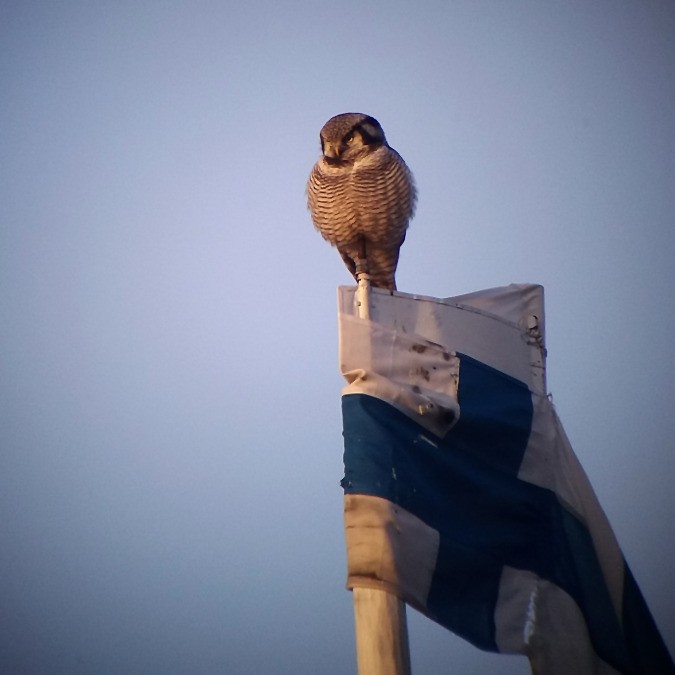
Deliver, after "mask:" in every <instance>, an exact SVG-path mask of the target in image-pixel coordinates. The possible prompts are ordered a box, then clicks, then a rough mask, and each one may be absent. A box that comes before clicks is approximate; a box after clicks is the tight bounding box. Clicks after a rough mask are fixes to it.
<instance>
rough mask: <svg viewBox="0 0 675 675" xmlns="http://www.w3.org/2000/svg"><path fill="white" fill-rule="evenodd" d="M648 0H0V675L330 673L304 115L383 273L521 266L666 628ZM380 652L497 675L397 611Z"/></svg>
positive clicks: (671, 102) (588, 448) (662, 44)
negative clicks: (406, 203)
mask: <svg viewBox="0 0 675 675" xmlns="http://www.w3.org/2000/svg"><path fill="white" fill-rule="evenodd" d="M674 109H675V4H673V2H672V0H623V1H620V2H619V1H616V0H597V1H595V2H587V1H586V0H566V1H558V0H547V1H546V2H541V0H514V1H513V2H502V1H500V0H491V1H487V0H445V1H440V0H437V1H431V0H428V1H427V0H421V1H419V2H413V1H412V0H397V1H389V2H384V1H382V2H365V1H359V2H355V1H349V0H347V1H345V2H339V3H338V2H332V3H328V2H319V1H310V0H305V1H304V2H283V1H277V2H260V1H257V0H254V1H252V2H247V3H244V2H237V3H235V2H227V1H224V0H223V1H220V2H218V1H215V0H213V1H199V0H197V1H191V2H187V1H179V0H166V1H162V2H160V1H156V2H155V1H147V2H136V1H131V0H119V1H115V2H113V1H112V0H110V1H107V0H102V1H100V2H86V1H84V0H83V1H81V2H76V1H66V0H64V1H62V2H35V1H31V0H20V1H19V0H4V1H3V2H2V3H0V316H1V317H2V320H1V322H0V353H1V355H2V357H1V366H0V368H1V370H0V387H1V400H0V445H1V452H0V514H1V519H0V540H1V544H0V640H1V641H2V643H3V644H2V645H0V671H2V672H7V673H30V674H37V673H40V674H47V675H52V674H57V673H64V674H71V673H91V674H92V675H108V674H109V675H119V674H120V673H125V674H126V673H130V674H136V673H137V674H139V675H141V674H143V675H147V674H148V673H161V674H162V675H179V674H183V673H191V674H197V675H201V674H206V675H208V674H210V673H228V674H233V675H248V674H249V673H251V674H252V673H256V674H260V673H294V674H295V675H315V674H316V673H321V674H324V675H341V674H343V673H355V672H356V666H355V659H354V638H353V619H352V604H351V595H350V594H349V593H348V592H346V591H345V590H344V581H345V571H346V561H345V553H344V543H343V530H342V493H341V489H340V487H339V480H340V478H341V476H342V438H341V419H340V389H341V386H342V382H341V380H340V377H339V375H338V371H337V324H336V293H335V288H336V286H338V285H340V284H348V283H351V282H350V278H349V277H348V275H347V273H346V271H345V270H344V267H343V265H342V262H341V261H340V259H339V256H338V255H337V253H336V252H335V251H334V250H333V249H331V248H330V246H328V244H326V243H325V242H324V241H323V240H322V239H321V237H320V236H319V235H318V234H317V233H316V232H315V231H314V229H313V227H312V225H311V221H310V217H309V214H308V212H307V210H306V206H305V195H304V190H305V181H306V179H307V175H308V173H309V171H310V168H311V166H312V164H313V163H314V162H315V161H316V159H317V158H318V154H319V137H318V133H319V129H320V128H321V126H322V125H323V123H324V122H325V121H326V120H327V119H328V118H329V117H331V116H333V115H335V114H337V113H341V112H347V111H358V112H366V113H369V114H371V115H373V116H375V117H376V118H377V119H378V120H379V121H380V122H381V123H382V125H383V127H384V129H385V132H386V133H387V137H388V140H389V141H390V143H391V145H392V146H393V147H394V148H396V149H397V150H398V151H399V152H400V153H401V154H402V155H403V157H404V158H405V159H406V161H407V162H408V164H409V166H410V167H411V169H412V170H413V172H414V174H415V177H416V180H417V184H418V188H419V206H418V210H417V215H416V218H415V220H414V221H413V223H412V226H411V229H410V232H409V236H408V240H407V241H406V243H405V246H404V248H403V250H402V254H401V263H400V266H399V274H398V286H399V289H400V290H402V291H406V292H411V293H420V294H426V295H433V296H438V297H446V296H451V295H456V294H460V293H466V292H470V291H475V290H479V289H482V288H489V287H493V286H502V285H506V284H508V283H510V282H535V283H541V284H543V285H544V286H545V288H546V300H547V333H548V349H549V370H548V373H549V379H548V384H549V389H550V391H551V392H552V394H553V400H554V402H555V404H556V406H557V410H558V413H559V415H560V416H561V418H562V421H563V424H564V425H565V429H566V431H567V434H568V435H569V437H570V440H571V442H572V445H573V446H574V448H575V451H576V453H577V455H578V456H579V458H580V460H581V462H582V464H583V465H584V467H585V469H586V471H587V473H588V474H589V476H590V479H591V481H592V483H593V485H594V487H595V489H596V492H597V494H598V496H599V498H600V501H601V503H602V504H603V506H604V508H605V510H606V512H607V514H608V516H609V518H610V521H611V522H612V524H613V526H614V529H615V532H616V534H617V537H618V539H619V541H620V543H621V545H622V547H623V550H624V553H625V555H626V557H627V559H628V562H629V564H630V565H631V567H632V569H633V571H634V573H635V575H636V577H637V580H638V583H639V584H640V586H641V588H642V590H643V592H644V594H645V596H646V598H647V601H648V603H649V605H650V607H651V609H652V612H653V614H654V616H655V618H656V620H657V623H658V624H659V626H660V628H661V631H662V633H663V635H664V637H665V639H666V641H667V643H668V645H669V647H670V650H671V652H673V651H675V637H673V636H675V582H674V579H673V569H675V526H674V525H673V522H674V520H675V518H674V516H675V492H674V491H673V489H672V483H673V478H674V477H675V449H674V445H675V413H674V410H675V385H674V384H673V383H674V381H675V372H674V370H675V347H674V346H673V335H675V312H674V311H673V309H674V307H673V305H674V300H673V298H675V271H674V269H675V268H674V263H673V260H675V227H674V222H673V221H674V219H675V187H674V186H675V131H674V129H675V123H674V119H675V118H674V117H673V110H674ZM409 626H410V641H411V651H412V661H413V672H414V673H415V675H423V674H427V673H428V674H433V673H458V674H461V675H472V674H476V675H478V674H480V675H484V674H485V673H490V672H494V673H503V674H506V675H516V674H524V673H527V672H529V668H528V666H527V662H526V660H525V659H524V658H523V657H510V656H496V655H491V654H485V653H482V652H479V651H478V650H476V649H475V648H473V647H472V646H470V645H468V644H466V643H464V642H462V641H461V640H459V639H458V638H456V637H455V636H453V635H452V634H450V633H448V632H446V631H444V630H442V629H440V628H439V627H437V626H435V625H434V624H433V623H431V622H430V621H428V620H427V619H424V618H423V617H420V616H419V615H417V614H416V613H415V612H413V611H412V610H411V611H410V612H409Z"/></svg>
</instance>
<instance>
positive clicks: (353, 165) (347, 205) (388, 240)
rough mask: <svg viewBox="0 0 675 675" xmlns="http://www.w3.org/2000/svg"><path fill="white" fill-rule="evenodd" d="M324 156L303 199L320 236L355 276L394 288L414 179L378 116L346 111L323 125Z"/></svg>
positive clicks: (412, 206) (411, 209)
mask: <svg viewBox="0 0 675 675" xmlns="http://www.w3.org/2000/svg"><path fill="white" fill-rule="evenodd" d="M321 150H322V152H323V156H322V157H321V158H320V159H319V161H318V162H317V163H316V164H315V165H314V168H313V169H312V172H311V173H310V176H309V181H308V182H307V203H308V206H309V209H310V211H311V213H312V220H313V221H314V225H315V226H316V228H317V230H319V232H320V233H321V234H322V236H323V238H324V239H326V240H327V241H329V242H330V243H331V244H332V245H333V246H335V247H336V248H337V249H338V251H339V253H340V255H341V256H342V259H343V260H344V262H345V264H346V265H347V269H348V270H349V271H350V272H351V273H352V274H353V275H354V277H356V275H357V273H358V272H360V271H367V272H368V274H369V275H370V283H371V284H372V285H373V286H376V287H379V288H387V289H389V290H392V291H393V290H396V281H395V278H394V275H395V272H396V265H397V264H398V254H399V249H400V247H401V244H402V243H403V241H404V240H405V234H406V229H407V227H408V221H409V220H410V218H412V216H413V213H414V210H415V200H416V192H415V184H414V181H413V177H412V173H411V172H410V170H409V169H408V167H407V166H406V163H405V162H404V161H403V158H402V157H401V156H400V155H399V154H398V153H397V152H396V150H394V149H393V148H391V147H389V145H388V144H387V140H386V138H385V136H384V132H383V131H382V127H381V126H380V124H379V122H378V121H377V120H376V119H374V118H373V117H370V116H369V115H364V114H362V113H344V114H342V115H337V116H336V117H333V118H331V119H330V120H328V122H326V124H325V125H324V127H323V129H321Z"/></svg>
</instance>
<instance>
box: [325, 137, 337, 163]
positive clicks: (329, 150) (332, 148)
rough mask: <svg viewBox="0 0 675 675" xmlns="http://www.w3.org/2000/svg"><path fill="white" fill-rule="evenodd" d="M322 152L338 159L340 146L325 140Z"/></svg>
mask: <svg viewBox="0 0 675 675" xmlns="http://www.w3.org/2000/svg"><path fill="white" fill-rule="evenodd" d="M323 154H324V155H325V156H326V157H328V158H330V159H340V146H339V145H333V144H332V143H329V142H328V141H326V142H325V144H324V148H323Z"/></svg>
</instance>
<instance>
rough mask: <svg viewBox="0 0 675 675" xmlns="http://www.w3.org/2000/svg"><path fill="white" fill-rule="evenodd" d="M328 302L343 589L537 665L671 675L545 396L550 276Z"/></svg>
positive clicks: (346, 292)
mask: <svg viewBox="0 0 675 675" xmlns="http://www.w3.org/2000/svg"><path fill="white" fill-rule="evenodd" d="M338 308H339V328H340V369H341V372H342V374H343V375H344V377H345V379H346V380H347V386H346V387H345V388H344V389H343V392H342V393H343V397H342V412H343V426H344V447H345V452H344V462H345V476H344V479H343V481H342V486H343V488H344V493H345V497H344V516H345V537H346V545H347V560H348V578H347V586H348V588H354V587H356V586H361V587H372V588H380V589H383V590H385V591H388V592H390V593H393V594H395V595H397V596H398V597H400V598H401V599H402V600H404V601H405V602H407V603H408V604H410V605H411V606H412V607H415V608H416V609H417V610H419V611H420V612H422V613H423V614H425V615H426V616H428V617H429V618H431V619H433V620H434V621H436V622H438V623H439V624H441V625H442V626H445V627H446V628H448V629H449V630H451V631H453V632H454V633H456V634H458V635H460V636H462V637H463V638H465V639H467V640H468V641H470V642H471V643H473V644H474V645H476V646H477V647H480V648H481V649H485V650H490V651H497V652H507V653H521V654H526V655H527V656H528V658H529V659H530V662H531V665H532V668H533V671H534V672H535V673H537V674H539V675H569V674H570V673H575V674H576V675H584V674H586V673H588V674H589V675H590V674H591V673H593V674H597V673H600V674H605V673H606V674H609V673H649V674H650V675H653V674H655V673H672V672H675V670H674V669H673V662H672V660H671V658H670V656H669V654H668V652H667V650H666V647H665V645H664V643H663V640H662V639H661V636H660V635H659V632H658V630H657V628H656V626H655V624H654V621H653V619H652V617H651V614H650V612H649V610H648V608H647V606H646V604H645V602H644V599H643V597H642V595H641V593H640V590H639V589H638V587H637V585H636V583H635V580H634V579H633V577H632V575H631V573H630V570H629V568H628V567H627V565H626V563H625V561H624V558H623V555H622V553H621V550H620V548H619V546H618V544H617V541H616V539H615V537H614V534H613V532H612V529H611V526H610V524H609V522H608V521H607V518H606V516H605V514H604V513H603V511H602V508H601V507H600V505H599V503H598V500H597V498H596V496H595V494H594V492H593V489H592V488H591V485H590V483H589V481H588V478H587V477H586V475H585V473H584V471H583V469H582V468H581V466H580V464H579V462H578V460H577V459H576V457H575V455H574V452H573V450H572V448H571V446H570V444H569V442H568V440H567V438H566V436H565V433H564V430H563V428H562V426H561V424H560V421H559V419H558V417H557V415H556V413H555V410H554V408H553V405H552V403H551V401H550V399H549V397H548V396H547V393H546V370H545V368H546V363H545V358H546V357H545V355H546V350H545V334H544V298H543V288H542V287H541V286H537V285H529V284H517V285H516V284H514V285H511V286H508V287H505V288H496V289H490V290H486V291H480V292H478V293H472V294H469V295H464V296H458V297H454V298H448V299H444V300H440V299H436V298H427V297H420V296H411V295H406V294H402V293H397V294H395V295H391V294H390V293H388V292H386V291H381V290H379V289H373V290H371V295H370V317H371V318H370V320H363V319H360V318H358V317H357V316H355V310H354V288H353V287H341V288H340V289H339V292H338Z"/></svg>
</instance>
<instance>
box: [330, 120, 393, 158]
mask: <svg viewBox="0 0 675 675" xmlns="http://www.w3.org/2000/svg"><path fill="white" fill-rule="evenodd" d="M320 137H321V151H322V152H323V156H324V159H325V160H326V161H327V162H328V163H330V164H344V163H352V162H354V161H355V160H357V159H359V158H360V157H362V156H363V155H365V154H367V153H369V152H372V151H373V150H374V149H375V148H377V147H379V146H381V145H386V143H387V140H386V138H385V137H384V131H382V127H381V126H380V123H379V122H378V121H377V120H376V119H375V118H374V117H371V116H370V115H364V114H363V113H342V114H341V115H336V116H335V117H331V118H330V119H329V120H328V122H326V124H324V125H323V128H322V129H321V133H320Z"/></svg>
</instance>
